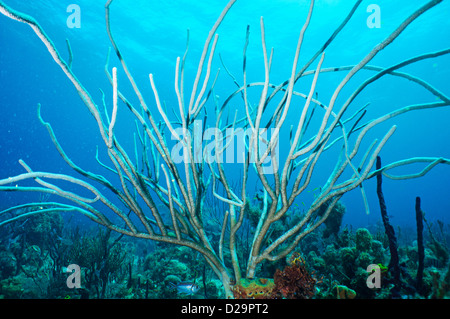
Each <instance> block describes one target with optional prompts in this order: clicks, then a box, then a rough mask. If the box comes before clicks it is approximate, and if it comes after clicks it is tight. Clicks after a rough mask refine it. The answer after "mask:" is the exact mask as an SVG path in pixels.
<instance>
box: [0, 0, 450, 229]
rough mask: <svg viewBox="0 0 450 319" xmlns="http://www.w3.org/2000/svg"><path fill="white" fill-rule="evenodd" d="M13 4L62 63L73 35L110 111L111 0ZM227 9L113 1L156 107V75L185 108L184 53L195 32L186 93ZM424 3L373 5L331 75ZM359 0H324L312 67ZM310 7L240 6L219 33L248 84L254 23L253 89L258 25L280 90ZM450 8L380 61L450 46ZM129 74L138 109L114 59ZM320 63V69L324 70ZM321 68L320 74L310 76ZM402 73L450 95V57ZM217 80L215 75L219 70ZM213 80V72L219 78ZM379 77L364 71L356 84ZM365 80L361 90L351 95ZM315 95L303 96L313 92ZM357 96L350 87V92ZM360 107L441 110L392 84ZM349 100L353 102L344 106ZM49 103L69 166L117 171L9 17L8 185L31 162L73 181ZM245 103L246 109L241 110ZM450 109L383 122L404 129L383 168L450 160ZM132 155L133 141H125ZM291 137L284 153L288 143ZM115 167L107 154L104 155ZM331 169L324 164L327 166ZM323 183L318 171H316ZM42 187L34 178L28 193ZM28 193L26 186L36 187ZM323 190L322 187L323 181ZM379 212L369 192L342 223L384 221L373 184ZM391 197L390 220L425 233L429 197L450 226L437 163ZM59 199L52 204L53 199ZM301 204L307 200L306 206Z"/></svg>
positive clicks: (3, 39)
mask: <svg viewBox="0 0 450 319" xmlns="http://www.w3.org/2000/svg"><path fill="white" fill-rule="evenodd" d="M5 3H6V4H7V5H9V6H11V7H12V8H14V9H16V10H18V11H21V12H24V13H27V14H29V15H31V16H33V17H34V18H35V19H36V20H37V21H38V22H39V23H40V24H41V26H42V27H43V29H44V30H45V31H46V33H47V34H48V35H49V36H50V38H51V39H52V40H53V42H54V44H55V46H56V47H57V48H58V50H59V52H60V53H61V55H62V57H63V58H64V59H67V58H68V52H67V48H66V43H65V41H66V38H68V39H69V40H70V44H71V47H72V50H73V57H74V60H73V72H74V73H75V74H76V76H77V77H78V78H79V79H80V81H81V82H82V83H83V85H84V87H86V88H87V89H88V91H89V92H90V93H91V95H92V96H93V98H94V100H96V101H97V103H99V104H100V103H101V98H102V95H101V92H100V91H99V89H100V88H101V89H102V90H103V91H104V92H105V96H106V101H107V103H109V105H111V100H112V94H111V86H110V84H109V82H108V79H107V78H106V76H105V74H104V70H103V68H104V65H105V61H106V56H107V53H108V48H109V47H110V46H111V43H110V42H109V39H108V36H107V33H106V28H105V16H104V1H87V0H77V1H74V0H70V1H68V0H64V1H62V0H58V1H56V0H53V1H52V0H42V1H19V0H5ZM226 3H227V1H223V0H221V1H218V0H214V1H186V0H183V1H180V0H177V1H168V0H164V1H161V0H160V1H147V0H136V1H129V0H128V1H126V0H115V1H114V2H113V4H112V5H111V24H112V32H113V33H114V36H115V39H116V41H117V43H118V45H119V46H120V48H121V51H122V54H123V56H124V58H125V59H126V61H127V64H128V66H129V68H130V70H131V72H132V73H133V76H134V78H135V80H136V82H137V83H138V85H139V86H140V88H141V91H142V92H143V94H144V95H145V96H146V98H147V100H148V101H151V102H149V103H152V105H153V106H154V100H153V93H152V91H151V87H150V83H149V80H148V74H149V73H152V74H154V77H155V81H156V85H157V87H158V92H159V95H160V96H161V98H162V99H163V100H165V101H166V103H167V105H168V107H169V108H170V107H176V106H177V104H176V95H175V92H174V74H175V72H174V70H175V62H176V58H177V57H179V56H182V55H183V54H184V51H185V46H186V33H187V32H186V30H187V29H188V28H189V30H190V43H189V54H188V58H187V62H186V63H187V64H186V75H185V78H186V79H187V80H186V83H187V84H186V87H187V88H186V91H187V92H189V88H190V83H191V82H190V81H188V80H189V79H190V80H191V81H192V79H193V78H194V76H195V72H196V69H197V63H198V60H199V57H200V54H201V50H202V48H203V43H204V40H205V39H206V37H207V34H208V32H209V29H210V28H211V27H212V25H213V24H214V22H215V20H216V18H217V17H218V15H219V14H220V12H221V11H222V9H223V8H224V7H225V5H226ZM423 3H424V1H419V0H414V1H411V0H396V1H389V0H376V1H363V2H362V4H361V5H360V7H359V8H358V10H357V12H356V13H355V16H354V17H353V18H352V20H351V21H350V23H349V24H348V25H347V26H346V28H345V29H344V30H343V31H342V32H341V34H340V35H339V37H338V38H337V39H336V40H335V41H334V42H333V43H332V45H331V46H330V47H329V48H328V49H327V50H326V56H325V60H324V64H323V66H324V67H338V66H345V65H354V64H356V63H357V62H359V61H360V60H361V59H362V58H363V57H364V56H365V55H366V54H367V53H368V52H369V51H370V50H371V49H372V48H373V47H374V46H375V45H377V44H378V43H379V42H381V41H383V40H384V39H385V38H386V37H387V35H389V34H390V33H391V32H392V31H393V30H394V29H395V28H396V27H397V26H398V25H399V24H400V23H401V22H402V21H403V20H404V19H405V18H406V17H408V16H409V15H410V14H411V13H412V12H414V11H415V10H416V9H417V8H419V7H420V6H421V5H422V4H423ZM70 4H77V5H79V7H80V8H81V27H80V28H69V27H68V26H67V18H68V17H69V15H70V13H68V12H67V10H66V9H67V7H68V6H69V5H70ZM353 4H354V1H343V0H341V1H339V0H323V1H317V3H316V7H315V9H314V13H313V16H312V20H311V23H310V27H309V28H308V30H307V32H306V35H305V40H304V44H303V46H302V51H301V55H300V64H301V65H302V64H303V63H305V62H306V61H308V60H309V58H310V57H311V56H312V55H313V54H314V53H315V52H316V51H317V49H318V48H319V47H320V46H321V45H322V44H323V43H324V42H325V41H326V40H327V39H328V37H329V36H330V35H331V34H332V32H333V31H334V30H335V29H336V27H337V26H338V25H339V24H340V23H341V21H342V20H343V19H344V17H345V16H346V14H347V13H348V12H349V10H350V9H351V7H352V6H353ZM370 4H377V5H378V6H379V7H380V9H381V11H380V12H381V27H380V28H369V27H368V26H367V24H366V20H367V18H368V16H369V15H370V13H368V12H367V10H366V9H367V7H368V6H369V5H370ZM308 7H309V1H304V0H303V1H293V0H276V1H270V0H250V1H249V0H242V1H237V3H236V4H235V5H234V6H233V8H232V9H231V11H230V12H229V14H228V15H227V17H226V19H225V20H224V22H223V23H222V25H221V26H220V28H219V30H218V34H219V42H218V45H217V49H216V52H217V54H218V53H220V55H221V56H222V58H223V60H224V62H225V64H226V66H227V68H228V69H229V70H230V71H231V72H232V73H233V74H234V75H235V76H236V77H237V79H238V81H241V83H242V50H243V45H244V40H245V32H246V27H247V25H250V32H251V33H250V43H249V47H248V51H247V60H248V66H247V74H248V81H249V82H250V81H263V80H264V66H263V59H262V49H261V32H260V17H261V16H264V23H265V31H266V43H267V46H268V47H269V48H272V47H273V48H274V58H273V64H272V68H271V82H273V83H280V82H281V81H284V80H285V79H287V78H288V77H289V75H290V72H291V67H292V59H293V56H294V52H295V47H296V44H297V38H298V34H299V32H300V29H301V27H302V25H303V23H304V20H305V18H306V15H307V12H308ZM449 15H450V2H449V1H443V3H441V4H440V5H438V6H437V7H435V8H433V9H431V10H430V11H429V12H427V13H425V14H424V15H423V16H421V17H420V18H418V19H417V20H416V21H415V22H413V23H412V24H411V25H410V26H409V27H408V28H407V29H406V30H405V31H404V32H403V33H402V34H401V35H400V37H399V38H398V39H396V40H395V41H394V43H392V44H391V45H390V46H389V47H388V48H386V49H385V50H383V51H382V52H381V53H379V54H378V55H377V56H376V57H375V58H374V60H373V61H371V63H370V64H373V65H378V66H382V67H388V66H390V65H393V64H395V63H398V62H400V61H403V60H405V59H407V58H410V57H414V56H416V55H419V54H423V53H427V52H434V51H437V50H442V49H446V48H448V46H449V45H450V42H449V39H450V19H449ZM112 66H117V67H118V69H119V72H118V74H119V87H120V89H121V90H122V91H123V92H124V93H125V94H126V95H127V96H130V97H131V99H132V100H133V102H135V103H136V104H137V99H136V98H135V96H134V95H133V91H132V88H131V86H130V84H129V83H128V81H127V80H126V77H125V74H124V72H123V71H122V69H121V68H120V63H119V61H118V59H117V58H116V57H115V56H114V54H111V62H110V68H111V67H112ZM315 66H316V64H314V65H313V66H312V67H315ZM219 67H220V68H222V70H221V74H220V78H219V82H218V85H216V92H215V94H217V95H218V96H219V98H222V99H224V98H225V97H226V96H227V94H229V92H232V91H233V90H234V89H235V86H234V84H233V82H232V80H231V79H230V77H229V76H228V75H227V74H226V73H225V72H224V70H223V67H222V65H221V63H220V60H219V57H218V55H217V56H216V57H215V59H214V61H213V70H216V69H217V68H219ZM312 67H311V68H312ZM401 71H403V72H406V73H409V74H412V75H414V76H416V77H419V78H422V79H424V80H425V81H428V82H429V83H431V84H432V85H433V86H434V87H435V88H437V89H439V90H440V91H442V92H444V93H445V94H447V95H448V94H450V56H449V55H445V56H441V57H438V58H436V59H428V60H424V61H421V62H418V63H417V64H415V65H412V66H408V67H405V68H403V69H401ZM214 72H215V71H214ZM214 74H215V73H214ZM370 75H372V73H371V72H369V71H363V72H361V75H360V76H358V77H357V79H359V80H361V79H365V78H366V77H367V76H370ZM344 76H345V72H344V73H343V72H340V73H336V74H324V75H321V76H319V84H318V92H319V97H321V98H322V99H323V100H324V101H327V100H329V98H330V96H331V94H332V92H333V91H334V88H335V87H336V85H337V84H338V83H339V81H340V80H341V79H342V78H343V77H344ZM357 83H358V82H357V81H356V80H355V82H352V85H353V86H352V88H353V89H354V88H355V85H356V84H357ZM308 90H309V87H306V88H303V92H306V93H307V92H308ZM351 92H352V89H351V88H348V89H345V90H344V91H343V95H344V96H348V95H349V94H350V93H351ZM359 98H360V100H359V101H358V103H359V106H362V105H363V104H365V103H366V102H371V105H370V108H369V112H368V116H376V115H377V114H383V113H386V112H390V111H392V110H395V109H398V108H400V107H402V106H406V105H410V104H416V103H422V102H433V101H434V100H435V97H434V96H432V95H431V94H430V93H429V92H427V91H426V90H424V89H423V88H422V87H419V86H418V85H417V84H415V83H412V82H409V81H408V80H405V79H399V78H396V77H389V76H386V77H384V78H383V79H381V80H380V81H378V83H377V84H374V85H372V86H369V87H368V88H367V89H366V90H364V92H363V93H362V95H361V96H360V97H359ZM340 101H341V102H343V101H345V100H344V98H342V100H340ZM38 103H41V105H42V116H43V118H44V119H45V121H48V122H50V123H51V124H52V126H53V129H54V131H55V133H56V134H57V137H58V139H59V141H60V142H61V144H62V145H63V147H64V149H65V151H66V152H67V154H68V155H69V156H70V157H71V159H72V160H73V161H74V162H75V163H77V165H79V166H80V167H83V168H84V169H85V170H88V171H92V172H99V173H101V174H105V176H108V172H106V171H105V170H104V169H102V168H101V167H99V165H98V163H97V162H96V160H95V153H96V146H97V145H102V141H101V139H100V138H99V134H98V128H97V124H96V123H95V121H94V120H93V118H92V116H91V115H90V114H89V112H88V110H87V109H86V107H85V106H84V104H83V103H82V101H81V99H80V98H79V96H78V95H77V93H76V91H75V90H74V88H73V86H72V84H71V83H70V82H69V81H68V79H67V78H66V77H65V75H64V74H63V72H62V71H61V69H60V68H59V66H58V65H56V63H55V62H54V61H53V60H52V58H51V56H50V54H49V53H48V51H47V49H46V48H45V46H44V45H43V44H42V42H41V41H40V39H39V38H38V37H37V36H36V35H35V34H34V32H32V30H31V29H30V27H29V26H27V25H25V24H22V23H18V22H16V21H12V20H11V19H8V18H5V17H4V16H3V15H0V114H1V116H0V123H1V125H0V179H3V178H7V177H9V176H13V175H17V174H21V173H23V172H24V169H23V167H22V166H21V165H19V163H18V160H19V159H23V160H24V161H25V162H26V163H27V164H28V165H29V166H30V167H31V168H32V169H34V170H36V171H49V172H54V173H65V174H74V175H76V174H75V173H73V171H72V169H71V168H70V167H68V165H67V164H66V163H65V162H64V161H63V160H62V159H61V157H60V155H59V154H58V152H57V151H56V149H55V147H54V145H53V143H52V142H51V140H50V138H49V135H48V133H47V130H46V129H45V127H44V126H43V125H42V124H41V123H40V122H39V120H38V117H37V104H38ZM236 107H243V106H242V104H241V105H236ZM119 119H120V120H119V121H118V123H117V126H116V132H117V134H118V135H120V134H123V136H128V137H130V135H129V134H128V133H129V131H131V130H133V129H134V121H133V119H132V118H131V117H130V116H129V112H128V111H127V110H126V109H125V108H124V107H121V108H120V109H119ZM449 120H450V107H444V108H440V109H432V110H422V111H417V112H412V113H408V114H405V115H404V116H402V117H400V118H396V119H394V120H392V121H391V122H389V123H388V124H386V125H384V124H383V125H382V126H380V128H379V129H377V130H376V131H375V132H374V133H373V135H370V138H371V139H373V138H375V137H376V136H378V137H379V136H383V135H384V134H385V133H386V131H387V130H388V128H389V127H390V125H393V124H396V125H397V126H398V128H397V131H396V132H395V134H394V136H393V137H392V138H391V139H390V141H389V142H388V143H387V145H386V146H385V147H384V149H383V150H382V152H381V156H382V160H383V163H389V162H395V161H397V160H401V159H405V158H409V157H414V156H435V157H445V158H450V125H449ZM124 145H125V147H127V148H128V149H130V150H132V149H133V141H132V139H130V142H129V143H124ZM288 145H289V144H288V141H287V140H286V141H285V140H283V141H282V143H281V144H280V149H281V150H283V149H284V148H286V147H287V146H288ZM103 160H104V161H107V158H106V156H105V155H104V157H103ZM323 165H326V163H324V164H323ZM423 167H424V166H423V165H412V166H409V167H406V168H402V169H399V170H397V171H396V172H398V173H412V172H419V171H420V170H421V169H423ZM228 173H229V174H230V175H229V176H232V177H230V179H235V180H238V179H239V171H237V170H236V171H233V170H230V171H228ZM317 174H318V175H319V176H320V171H317ZM32 184H33V183H32V182H30V183H29V185H32ZM27 185H28V184H27ZM318 186H320V185H318ZM364 186H365V192H366V194H367V199H368V202H369V206H370V214H369V215H367V214H366V212H365V209H364V204H363V200H362V196H361V192H360V190H359V189H355V190H354V191H352V192H350V193H348V194H346V195H345V196H344V197H343V199H342V202H343V203H344V204H345V206H346V208H347V213H346V215H345V217H344V224H349V225H354V226H355V227H359V226H368V225H374V224H376V223H378V222H379V221H380V214H379V206H378V199H377V196H376V190H375V187H376V183H375V179H371V180H369V181H367V182H365V184H364ZM384 194H385V198H386V202H387V207H388V213H389V215H390V216H391V221H392V223H393V224H394V225H397V226H401V227H406V226H414V225H415V211H414V203H415V197H416V196H420V197H421V198H422V209H423V210H424V211H425V213H426V218H427V219H428V220H430V221H435V220H438V219H439V220H442V221H444V222H445V223H449V222H450V217H449V213H450V166H448V165H438V166H437V167H435V168H433V169H432V170H431V171H430V172H428V174H426V176H424V177H421V178H418V179H412V180H398V181H395V180H389V179H386V178H385V179H384ZM38 197H39V195H38V194H35V193H13V192H11V193H0V211H1V210H3V209H6V208H8V207H10V206H14V205H19V204H21V203H26V202H28V201H34V200H36V199H37V198H38ZM51 200H53V199H51ZM299 204H300V202H299Z"/></svg>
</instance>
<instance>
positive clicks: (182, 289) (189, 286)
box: [170, 281, 200, 295]
mask: <svg viewBox="0 0 450 319" xmlns="http://www.w3.org/2000/svg"><path fill="white" fill-rule="evenodd" d="M170 285H171V286H172V287H173V288H176V289H177V291H178V293H179V294H185V295H193V294H195V293H196V292H197V291H198V290H199V289H200V288H199V286H197V285H196V284H195V283H193V282H189V281H182V282H179V283H178V284H174V283H173V282H171V283H170Z"/></svg>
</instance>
